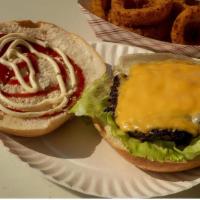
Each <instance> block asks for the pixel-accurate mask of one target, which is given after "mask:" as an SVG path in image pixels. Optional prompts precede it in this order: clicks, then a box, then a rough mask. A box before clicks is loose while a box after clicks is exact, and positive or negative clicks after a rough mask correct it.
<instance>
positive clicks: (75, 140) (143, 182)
mask: <svg viewBox="0 0 200 200" xmlns="http://www.w3.org/2000/svg"><path fill="white" fill-rule="evenodd" d="M93 47H94V48H95V49H96V50H97V51H98V52H99V54H100V55H101V56H102V57H103V58H104V59H105V62H106V63H109V64H112V65H113V64H116V62H117V60H118V57H119V56H121V55H124V54H127V53H140V52H141V53H144V52H148V51H147V50H144V49H140V48H136V47H130V46H126V45H119V44H113V43H102V42H100V43H96V44H93ZM0 138H1V139H2V141H3V143H4V144H5V145H6V146H7V147H8V148H9V150H10V151H11V152H13V153H14V154H16V155H18V156H19V157H20V158H21V159H22V160H23V161H25V162H27V163H28V164H29V165H30V166H31V167H33V168H35V169H38V170H40V171H41V172H42V173H43V174H44V175H45V177H47V178H48V179H50V180H51V181H54V182H56V183H57V184H59V185H62V186H64V187H67V188H71V189H73V190H76V191H79V192H82V193H86V194H91V195H95V196H101V197H135V198H136V197H143V198H147V197H155V196H163V195H168V194H172V193H176V192H179V191H182V190H185V189H188V188H191V187H192V186H194V185H196V184H198V183H200V170H199V169H195V170H191V171H187V172H183V173H175V174H157V173H150V172H145V171H142V170H140V169H138V168H136V167H134V166H133V165H132V164H130V163H129V162H127V161H126V160H124V159H123V158H122V157H120V156H119V155H118V154H117V153H116V152H115V151H114V150H113V149H112V148H111V147H110V146H109V145H108V144H107V143H106V142H105V141H103V140H102V139H101V137H100V136H99V135H98V133H97V131H96V130H95V129H94V127H93V126H92V124H91V123H90V121H89V119H85V118H76V119H73V120H71V121H69V122H67V123H66V124H64V125H63V126H62V127H60V128H59V129H57V130H56V131H55V132H54V133H52V134H49V135H47V136H43V137H39V138H18V137H8V136H6V135H4V134H0Z"/></svg>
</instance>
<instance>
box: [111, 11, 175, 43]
mask: <svg viewBox="0 0 200 200" xmlns="http://www.w3.org/2000/svg"><path fill="white" fill-rule="evenodd" d="M108 21H109V22H111V23H112V24H115V25H117V26H119V27H121V28H124V29H126V30H128V31H132V32H134V33H137V34H139V35H142V36H144V37H149V38H153V39H156V40H164V41H169V40H170V31H171V21H170V20H169V19H167V20H165V21H162V22H161V23H159V24H156V25H151V26H132V27H126V26H124V25H121V24H119V22H118V21H115V18H113V17H112V14H111V13H110V14H109V15H108Z"/></svg>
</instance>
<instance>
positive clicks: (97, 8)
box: [90, 0, 111, 19]
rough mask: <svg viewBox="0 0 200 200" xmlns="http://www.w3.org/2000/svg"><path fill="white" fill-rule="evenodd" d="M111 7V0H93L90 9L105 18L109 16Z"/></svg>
mask: <svg viewBox="0 0 200 200" xmlns="http://www.w3.org/2000/svg"><path fill="white" fill-rule="evenodd" d="M110 7H111V0H92V1H91V4H90V11H91V12H92V13H94V14H95V15H97V16H98V17H101V18H103V19H106V18H107V13H108V11H109V10H110Z"/></svg>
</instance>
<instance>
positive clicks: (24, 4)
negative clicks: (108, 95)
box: [0, 0, 200, 198]
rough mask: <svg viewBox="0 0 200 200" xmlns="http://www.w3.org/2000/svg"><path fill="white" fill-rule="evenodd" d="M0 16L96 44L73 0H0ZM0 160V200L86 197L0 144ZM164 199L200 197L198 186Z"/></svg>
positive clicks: (2, 18) (3, 19)
mask: <svg viewBox="0 0 200 200" xmlns="http://www.w3.org/2000/svg"><path fill="white" fill-rule="evenodd" d="M13 4H14V5H13ZM0 16H1V20H2V21H6V20H20V19H31V20H35V21H37V20H40V21H41V20H42V21H49V22H52V23H55V24H57V25H59V26H62V27H63V28H65V29H66V30H68V31H71V32H75V33H77V34H79V35H81V36H82V37H83V38H85V39H86V40H89V41H95V40H96V37H95V34H94V33H93V31H92V29H91V28H90V27H89V25H88V23H87V21H86V19H85V17H84V16H83V14H82V13H81V12H80V9H79V6H78V4H77V1H76V0H59V1H58V0H51V1H49V0H29V1H27V0H18V1H15V3H14V1H13V0H1V7H0ZM0 158H1V159H0V162H1V164H0V198H14V197H15V198H39V197H40V198H78V197H79V198H81V197H89V196H87V195H84V194H80V193H78V192H74V191H72V190H69V189H66V188H63V187H61V186H58V185H56V184H54V183H52V182H50V181H48V180H47V179H45V178H44V177H43V176H42V174H41V173H40V172H38V171H37V170H35V169H32V168H31V167H29V166H28V165H27V164H26V163H24V162H22V161H21V160H20V159H19V158H18V157H17V156H15V155H13V154H11V153H9V152H8V149H7V148H6V147H4V146H3V144H2V143H1V141H0ZM166 197H170V198H195V197H196V198H197V197H200V185H198V186H196V187H193V188H191V189H189V190H187V191H183V192H180V193H177V194H173V195H169V196H166Z"/></svg>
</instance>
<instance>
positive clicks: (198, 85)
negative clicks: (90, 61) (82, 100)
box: [115, 60, 200, 136]
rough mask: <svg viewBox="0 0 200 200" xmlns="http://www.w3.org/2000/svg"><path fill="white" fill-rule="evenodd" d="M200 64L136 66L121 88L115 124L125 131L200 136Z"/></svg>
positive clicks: (175, 62) (179, 62)
mask: <svg viewBox="0 0 200 200" xmlns="http://www.w3.org/2000/svg"><path fill="white" fill-rule="evenodd" d="M199 113H200V64H194V63H190V62H186V61H180V60H166V61H162V62H161V61H159V62H151V63H148V64H137V65H134V67H131V69H130V72H129V77H128V79H127V80H124V81H122V83H121V85H120V87H119V96H118V103H117V107H116V112H115V114H116V123H117V124H118V126H119V127H120V129H122V130H124V131H136V130H137V131H141V132H143V133H146V134H148V131H149V130H151V129H178V130H184V131H188V132H190V133H191V134H193V135H194V136H195V135H198V134H199V121H200V120H199V119H200V118H199Z"/></svg>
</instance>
